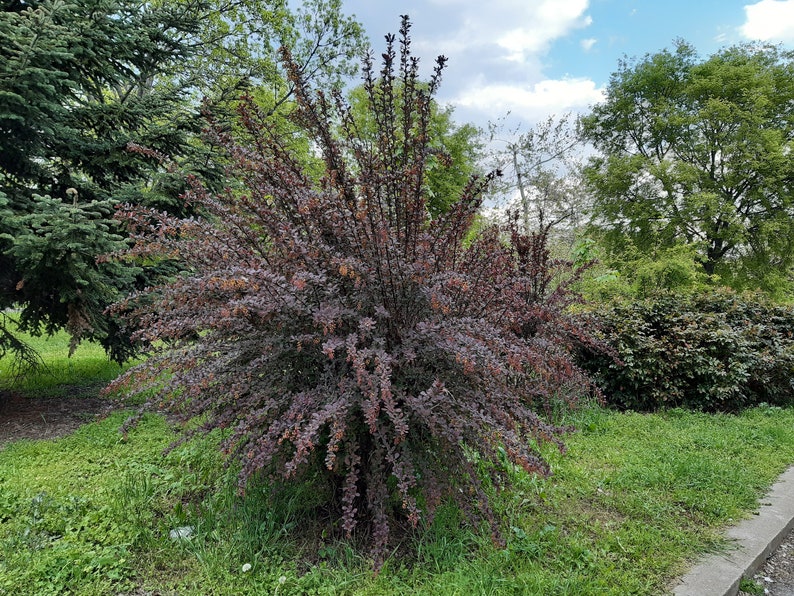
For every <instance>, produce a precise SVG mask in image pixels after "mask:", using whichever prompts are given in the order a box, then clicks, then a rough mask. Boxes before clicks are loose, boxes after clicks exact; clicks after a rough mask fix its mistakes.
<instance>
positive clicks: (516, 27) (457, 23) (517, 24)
mask: <svg viewBox="0 0 794 596" xmlns="http://www.w3.org/2000/svg"><path fill="white" fill-rule="evenodd" d="M430 4H431V5H433V6H434V7H436V8H437V9H441V10H443V11H444V12H443V13H437V14H446V18H447V27H449V29H448V31H447V32H446V33H440V35H439V34H438V32H437V37H436V38H435V39H434V40H432V44H433V45H434V46H437V47H443V48H444V53H446V54H448V55H453V54H454V53H455V52H456V50H457V51H461V50H467V51H469V52H479V51H483V50H484V51H486V52H488V53H489V54H494V53H497V56H496V58H497V59H499V60H502V61H505V62H511V63H518V64H523V63H525V62H532V61H533V60H536V59H537V55H538V54H542V53H545V52H546V51H547V50H548V49H549V47H550V45H551V44H552V43H553V42H554V41H555V40H557V39H560V38H562V37H565V36H566V35H568V34H570V33H571V32H572V31H574V30H576V29H582V28H585V27H588V26H589V25H590V23H591V22H592V19H591V18H590V17H589V16H588V15H587V14H586V13H587V9H588V6H589V0H490V2H488V3H487V6H484V5H483V3H482V1H481V0H476V1H475V0H430ZM429 41H430V40H426V41H425V44H422V45H426V44H427V42H429ZM428 45H429V44H428Z"/></svg>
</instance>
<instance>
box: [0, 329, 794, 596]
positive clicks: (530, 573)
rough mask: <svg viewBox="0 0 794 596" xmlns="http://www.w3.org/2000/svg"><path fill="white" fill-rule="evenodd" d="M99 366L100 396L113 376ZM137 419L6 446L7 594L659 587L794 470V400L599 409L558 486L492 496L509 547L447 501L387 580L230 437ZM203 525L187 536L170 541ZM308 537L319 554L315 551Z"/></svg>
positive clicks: (524, 481) (586, 418)
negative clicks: (272, 492)
mask: <svg viewBox="0 0 794 596" xmlns="http://www.w3.org/2000/svg"><path fill="white" fill-rule="evenodd" d="M56 340H57V341H62V340H63V338H56ZM57 341H56V342H55V343H57ZM53 349H55V350H56V352H57V351H58V350H57V349H56V348H54V347H53ZM89 354H90V353H89V352H84V353H80V352H78V354H77V355H76V357H75V358H76V359H75V360H74V363H73V366H74V370H80V369H81V367H83V366H85V367H87V368H85V369H82V370H83V371H86V370H96V369H93V368H91V366H89V365H88V364H83V363H81V362H80V361H81V360H82V359H83V357H84V355H85V358H86V359H88V360H90V359H91V358H94V356H95V355H89ZM45 358H46V359H47V360H48V361H49V362H50V368H51V369H55V368H56V365H55V364H53V363H52V361H51V360H50V356H46V357H45ZM57 366H58V367H60V366H61V365H57ZM92 366H93V365H92ZM5 368H6V367H4V366H3V361H2V360H0V371H1V370H4V369H5ZM2 374H3V373H0V375H2ZM83 374H85V378H86V379H88V380H89V382H88V383H86V386H88V387H91V389H90V391H94V392H95V391H96V389H95V384H96V381H97V375H94V376H91V375H90V374H89V373H86V372H84V373H83ZM75 375H76V376H74V377H68V378H69V379H70V380H69V381H68V384H69V386H72V385H75V384H79V380H80V378H81V377H80V374H78V373H75ZM42 382H43V381H42ZM48 387H49V388H48V389H47V391H50V390H57V387H58V386H57V384H55V385H49V386H48ZM39 390H41V388H40V387H39V388H37V387H36V386H35V383H34V384H32V385H30V386H29V388H28V389H26V391H31V392H33V393H35V392H36V391H39ZM86 391H89V389H87V390H86ZM126 415H127V414H126V413H124V412H118V413H116V414H113V415H111V416H109V417H108V418H106V419H104V420H102V421H99V422H96V423H91V424H86V425H85V426H83V427H82V428H81V429H80V430H79V431H77V432H76V433H74V434H73V435H71V436H68V437H65V438H62V439H59V440H55V441H18V442H15V443H12V444H10V445H7V446H6V447H5V448H4V449H2V450H0V594H20V593H24V594H27V593H33V594H57V593H64V592H70V593H75V594H140V593H159V594H180V595H182V594H196V595H198V594H230V595H231V594H372V595H375V594H379V595H380V594H428V595H429V594H461V595H463V594H544V595H546V594H577V595H581V594H659V593H664V592H665V590H666V588H667V587H668V586H669V582H670V581H671V580H672V579H673V578H674V577H675V576H676V575H678V574H680V573H682V572H683V571H684V570H685V568H686V566H687V564H688V562H690V561H691V560H693V559H694V558H695V557H697V556H698V554H700V553H703V552H705V551H709V550H714V549H719V548H725V547H726V545H725V544H724V543H722V542H721V539H720V531H721V529H722V528H723V527H724V526H725V525H727V524H730V523H732V522H734V521H735V520H738V519H739V518H741V517H744V516H747V515H751V514H752V511H753V509H754V507H755V506H756V500H757V498H758V497H759V496H760V495H761V494H763V491H764V489H765V488H766V487H768V486H769V485H770V484H771V483H772V482H773V481H774V479H775V478H776V476H777V475H778V474H780V473H781V472H782V471H783V470H784V469H785V468H786V467H787V466H788V465H790V464H791V463H792V462H794V432H792V431H793V430H794V409H791V408H788V409H780V408H774V407H768V406H762V407H758V408H754V409H751V410H747V411H745V412H743V413H742V414H740V415H707V414H700V413H693V412H687V411H683V410H672V411H668V412H664V413H660V414H653V415H645V414H636V413H619V412H614V411H608V410H604V409H601V408H598V407H588V408H585V409H583V410H581V411H579V412H576V413H574V414H571V415H570V416H569V418H570V419H569V420H568V421H569V422H571V423H573V424H574V425H575V426H576V427H577V428H578V429H579V430H578V431H577V432H575V433H573V434H571V435H570V436H568V438H567V445H568V451H567V453H565V454H558V453H556V452H549V453H548V454H547V455H548V457H549V458H550V461H551V463H552V469H553V472H554V475H553V477H551V478H549V479H545V480H544V479H539V478H536V477H533V476H528V475H525V474H524V473H523V472H521V473H520V475H519V477H518V483H517V488H516V489H515V490H513V491H510V492H506V491H502V492H499V491H494V495H493V498H494V500H495V502H496V503H497V509H498V510H499V512H500V513H501V514H502V515H503V516H504V519H505V538H506V540H507V546H506V547H498V546H495V545H494V544H493V543H492V541H491V540H490V537H489V536H488V535H486V534H484V533H481V532H479V531H478V530H477V529H476V528H470V527H467V526H465V525H464V524H463V523H462V522H461V518H460V516H459V514H458V512H457V511H456V510H455V509H454V508H452V507H446V508H442V510H441V512H440V514H439V515H438V516H437V517H436V519H435V520H434V522H433V524H432V525H430V526H429V527H428V528H424V529H423V531H421V532H416V533H415V534H413V535H408V536H406V538H405V542H406V545H408V546H410V547H411V549H410V550H413V551H415V553H416V554H415V555H407V554H406V552H408V551H409V549H408V548H406V549H405V551H404V552H403V551H398V552H395V553H394V555H393V556H392V557H391V558H390V559H389V560H388V561H387V563H386V565H385V567H384V568H383V570H382V571H381V572H380V573H379V574H377V575H374V574H373V572H372V570H371V563H370V562H369V561H367V560H366V559H365V558H364V557H363V556H361V555H360V554H357V552H356V551H355V549H353V548H352V547H351V546H350V545H349V544H347V543H345V542H340V541H337V540H333V539H331V538H327V539H325V540H324V541H322V533H321V532H322V530H321V528H322V519H320V518H319V517H318V515H319V514H318V513H317V508H316V506H317V505H318V502H317V501H318V499H319V496H318V495H317V494H315V493H313V492H312V491H311V490H308V489H306V488H305V487H296V488H294V489H289V490H284V491H282V492H281V493H280V494H279V495H278V496H277V497H275V498H273V499H269V498H266V497H265V490H264V489H265V487H264V486H252V487H250V488H249V490H248V491H247V492H246V495H245V496H244V497H241V496H238V495H237V494H236V491H235V488H236V486H235V480H234V471H233V470H229V471H226V470H224V469H223V466H222V465H221V461H220V458H219V455H218V453H217V450H216V449H215V443H216V441H217V439H218V437H217V436H215V437H210V438H206V439H202V440H200V441H195V442H192V443H189V444H187V445H184V446H181V447H179V448H177V449H175V450H174V451H171V452H170V453H168V454H167V455H164V454H163V450H164V449H165V447H167V446H168V445H169V444H170V442H171V441H172V440H173V439H174V437H175V436H176V435H175V434H174V431H173V429H171V428H170V426H169V424H168V423H167V422H166V421H165V420H164V419H163V418H162V417H160V416H155V415H147V416H146V417H145V418H144V419H143V421H142V423H141V424H140V425H139V426H138V427H136V428H134V429H133V430H131V431H130V432H129V433H128V434H127V435H123V434H122V433H120V432H119V427H120V425H121V424H122V423H123V421H124V420H125V418H126ZM509 473H514V474H519V473H518V472H513V471H511V472H509ZM187 526H189V527H191V528H192V530H193V533H192V535H191V536H190V537H189V538H186V539H177V540H175V539H172V538H170V537H169V532H170V531H171V530H173V529H176V528H180V527H187ZM307 528H316V535H317V536H318V537H319V538H320V540H321V541H322V543H321V545H320V547H319V548H318V547H317V546H316V543H315V544H314V545H313V546H311V547H309V546H307V544H306V543H305V542H303V541H302V539H301V536H304V535H305V534H306V529H307ZM299 530H300V531H299ZM249 566H250V569H249ZM141 590H142V591H141Z"/></svg>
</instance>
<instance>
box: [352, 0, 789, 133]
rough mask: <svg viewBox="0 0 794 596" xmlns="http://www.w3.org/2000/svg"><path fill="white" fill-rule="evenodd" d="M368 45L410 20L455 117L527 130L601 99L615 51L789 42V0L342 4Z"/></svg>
mask: <svg viewBox="0 0 794 596" xmlns="http://www.w3.org/2000/svg"><path fill="white" fill-rule="evenodd" d="M342 3H343V10H344V11H345V12H346V13H348V14H352V15H355V16H356V17H357V19H358V20H359V21H360V22H361V23H362V24H363V25H364V27H365V29H366V31H367V34H368V36H369V38H370V40H371V42H372V44H373V46H374V48H375V50H376V52H378V53H379V52H380V50H381V49H382V48H383V46H384V42H383V36H384V35H385V34H386V33H388V32H396V31H397V28H398V27H399V15H400V14H408V15H410V16H411V20H412V22H413V36H412V37H413V49H414V53H415V55H417V56H419V57H420V58H421V59H422V64H423V65H424V67H425V69H426V70H427V72H429V70H430V68H431V67H432V64H433V59H434V58H435V57H436V56H437V55H438V54H444V55H445V56H447V57H448V59H449V63H448V68H447V69H446V71H445V75H444V82H443V84H442V87H441V92H440V94H439V99H440V100H441V101H443V102H445V103H449V104H451V105H453V106H454V107H455V118H456V120H458V121H459V122H463V121H468V122H474V123H475V124H478V125H479V126H485V124H486V123H487V122H488V121H489V120H495V119H497V118H499V117H500V116H503V115H505V114H506V113H507V112H508V111H509V112H510V113H511V114H512V117H511V120H512V121H514V122H516V123H521V124H522V126H523V125H526V126H531V125H532V124H534V123H535V122H537V121H539V120H541V119H543V118H545V117H546V116H548V115H550V114H555V113H557V114H559V113H562V112H565V111H584V110H586V109H587V107H588V106H589V105H592V104H593V103H595V102H597V101H599V100H600V98H601V97H602V92H603V88H604V86H605V85H606V83H607V82H608V80H609V75H610V74H611V73H612V72H613V71H614V70H615V68H616V66H617V64H618V60H619V59H620V58H622V57H624V56H629V57H633V56H640V57H641V56H643V55H644V54H646V53H654V52H657V51H659V50H661V49H663V48H665V47H672V44H673V41H674V40H675V39H676V38H683V39H685V40H686V41H688V42H690V43H692V44H693V45H694V46H695V47H696V48H697V49H698V51H699V52H700V53H701V55H703V56H704V57H705V56H708V55H709V54H711V53H713V52H714V51H716V50H717V49H719V48H720V47H723V46H726V45H732V44H736V43H741V42H746V41H749V40H763V41H768V42H772V43H778V42H780V43H784V44H786V46H787V47H794V0H343V2H342Z"/></svg>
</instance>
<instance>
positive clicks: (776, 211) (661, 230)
mask: <svg viewBox="0 0 794 596" xmlns="http://www.w3.org/2000/svg"><path fill="white" fill-rule="evenodd" d="M792 57H793V55H792V53H791V52H786V51H783V50H782V49H780V48H777V47H771V46H759V45H742V46H736V47H731V48H728V49H725V50H722V51H720V52H718V53H716V54H714V55H713V56H711V57H710V58H708V59H706V60H701V59H700V58H699V57H698V56H697V55H696V53H695V50H694V49H693V48H692V46H690V45H688V44H686V43H684V42H678V43H677V45H676V47H675V49H674V50H673V51H667V50H665V51H662V52H659V53H657V54H654V55H648V56H646V57H645V58H643V59H642V60H639V61H635V62H628V61H626V62H622V63H621V64H620V66H619V69H618V70H617V72H615V73H614V74H613V75H612V78H611V80H610V84H609V87H608V89H607V97H606V101H605V102H604V103H602V104H599V105H597V106H596V107H595V108H594V109H593V112H592V114H591V115H589V116H588V117H586V118H585V119H584V132H585V135H586V137H587V138H588V139H589V140H590V141H591V142H592V143H593V144H594V145H595V146H596V148H598V149H599V150H600V151H601V152H602V154H603V157H599V158H597V159H594V160H593V161H592V162H591V164H590V167H589V170H588V180H589V182H590V183H591V185H592V189H593V191H594V192H595V194H596V197H597V199H596V210H597V216H598V222H599V223H600V225H602V226H603V227H604V229H605V230H606V239H607V242H608V243H609V244H610V246H611V248H612V249H613V250H620V247H621V246H626V245H627V244H630V245H634V246H635V247H636V248H638V249H639V250H640V251H644V252H651V251H653V250H654V249H656V248H664V247H670V246H674V245H677V244H681V243H686V244H692V245H696V246H698V247H700V248H699V253H700V259H701V261H702V265H703V268H704V270H705V271H706V273H708V274H718V275H719V276H720V277H721V278H722V279H723V281H725V282H727V283H729V284H733V285H735V286H737V287H761V288H764V289H767V290H779V289H781V287H782V288H785V287H789V288H790V283H791V281H792V276H791V266H792V263H793V262H794V196H793V195H792V182H793V181H794V161H792V159H791V155H790V154H791V150H792V143H794V112H793V111H792V109H791V106H792V102H793V101H794V61H792Z"/></svg>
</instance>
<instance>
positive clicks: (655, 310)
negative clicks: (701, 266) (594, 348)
mask: <svg viewBox="0 0 794 596" xmlns="http://www.w3.org/2000/svg"><path fill="white" fill-rule="evenodd" d="M591 316H592V317H593V318H594V319H595V320H596V321H597V323H598V325H599V326H600V328H601V332H602V333H603V338H604V340H605V341H606V342H607V343H608V344H609V345H610V346H611V347H612V348H613V349H614V350H615V352H616V355H617V357H618V359H619V362H618V361H615V360H612V359H610V358H609V357H608V356H605V355H603V354H592V353H589V354H585V355H584V356H583V358H582V365H583V366H584V367H585V368H586V369H587V370H589V371H591V372H592V373H593V374H594V376H595V377H596V379H597V382H598V383H599V385H600V386H601V388H602V389H603V391H604V394H605V396H606V399H607V401H608V402H609V403H611V404H613V405H615V406H618V407H621V408H629V409H637V410H655V409H657V408H661V407H676V406H684V407H690V408H695V409H702V410H706V411H716V410H721V411H733V410H738V409H739V408H743V407H747V406H750V405H755V404H759V403H769V404H788V403H792V402H794V310H792V308H790V307H785V306H779V305H775V304H772V303H770V302H769V301H767V300H765V299H764V298H763V297H761V296H759V295H738V294H735V293H733V292H730V291H725V290H721V291H712V292H706V293H700V294H692V295H680V294H665V295H660V296H657V297H654V298H647V299H645V300H641V301H629V302H622V303H618V304H616V305H613V306H611V307H608V308H605V309H603V310H600V311H598V312H596V313H592V315H591Z"/></svg>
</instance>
